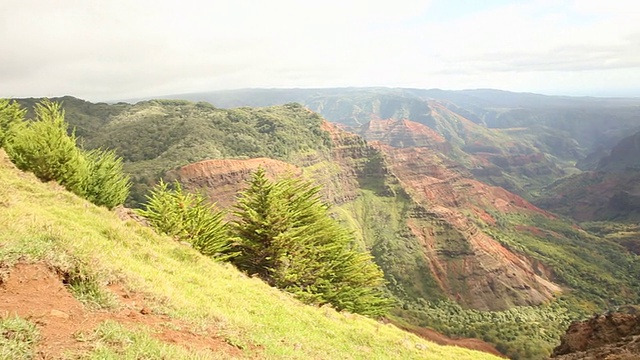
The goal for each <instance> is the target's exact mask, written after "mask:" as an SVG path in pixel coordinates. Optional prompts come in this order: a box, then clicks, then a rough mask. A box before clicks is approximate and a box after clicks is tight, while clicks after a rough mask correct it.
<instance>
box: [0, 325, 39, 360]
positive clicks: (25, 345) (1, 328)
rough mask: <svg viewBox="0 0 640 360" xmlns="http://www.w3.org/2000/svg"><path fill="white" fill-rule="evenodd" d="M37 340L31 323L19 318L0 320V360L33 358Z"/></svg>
mask: <svg viewBox="0 0 640 360" xmlns="http://www.w3.org/2000/svg"><path fill="white" fill-rule="evenodd" d="M38 338H39V334H38V329H36V326H35V325H34V324H33V323H31V322H29V321H27V320H25V319H22V318H19V317H7V318H0V360H14V359H33V358H35V345H36V343H37V341H38Z"/></svg>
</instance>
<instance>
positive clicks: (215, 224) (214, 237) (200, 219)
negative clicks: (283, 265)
mask: <svg viewBox="0 0 640 360" xmlns="http://www.w3.org/2000/svg"><path fill="white" fill-rule="evenodd" d="M137 212H138V214H140V215H142V216H144V217H145V218H147V220H149V222H150V223H151V225H152V226H153V227H154V228H155V229H156V230H157V231H158V232H161V233H163V234H167V235H169V236H173V237H175V238H176V240H178V241H184V242H187V243H189V244H191V246H193V248H194V249H196V250H198V251H200V252H201V253H202V254H204V255H206V256H210V257H213V258H216V259H218V260H228V259H229V258H231V257H233V256H234V253H233V251H232V249H231V241H230V234H229V232H228V230H229V229H228V225H227V223H226V222H225V221H223V220H224V213H223V212H222V211H217V210H216V209H215V206H214V205H211V204H209V203H207V200H206V199H205V197H204V196H202V195H201V194H192V193H188V192H185V191H184V190H183V189H182V186H181V185H180V183H179V182H177V181H176V182H175V183H174V189H170V188H169V186H168V185H167V184H166V183H165V182H163V181H160V183H159V184H158V185H157V186H156V187H155V188H154V189H153V190H152V191H151V193H150V194H149V195H148V196H147V203H146V204H145V209H139V210H137Z"/></svg>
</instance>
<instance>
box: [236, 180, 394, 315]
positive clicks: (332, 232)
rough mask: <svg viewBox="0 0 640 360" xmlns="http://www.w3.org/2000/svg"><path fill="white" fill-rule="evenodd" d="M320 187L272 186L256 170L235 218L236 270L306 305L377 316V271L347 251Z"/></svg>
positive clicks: (383, 305)
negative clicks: (320, 305) (322, 196)
mask: <svg viewBox="0 0 640 360" xmlns="http://www.w3.org/2000/svg"><path fill="white" fill-rule="evenodd" d="M318 192H319V187H317V186H313V185H312V184H311V183H310V182H305V181H301V180H297V179H293V178H288V179H284V180H280V181H277V182H272V181H270V180H268V179H267V178H266V175H265V172H264V170H263V169H259V170H258V171H256V172H255V173H254V174H253V175H252V178H251V180H250V181H249V188H248V189H247V190H245V191H244V192H242V193H241V194H240V196H239V200H238V203H237V205H236V208H237V210H236V211H235V212H234V214H235V215H236V217H237V218H236V220H235V221H234V223H233V230H234V233H235V235H237V236H238V238H239V242H240V245H239V248H240V251H241V255H240V256H239V257H238V258H236V259H235V263H236V264H237V266H238V267H239V268H241V269H243V270H245V271H247V272H249V273H251V274H257V275H259V276H260V277H262V278H263V279H265V280H266V281H267V282H269V283H270V284H272V285H274V286H276V287H278V288H281V289H284V290H287V291H289V292H291V293H293V294H295V295H296V296H297V297H298V298H300V299H301V300H303V301H305V302H307V303H315V304H325V303H330V304H331V305H333V306H334V307H336V308H337V309H338V310H342V309H345V310H348V311H351V312H356V313H361V314H366V315H382V314H384V313H385V312H386V311H387V310H388V308H389V307H390V305H391V304H390V301H389V300H387V299H385V298H384V297H383V295H382V292H381V289H380V287H381V286H382V284H383V282H384V280H383V274H382V271H381V270H380V269H379V268H378V267H377V266H376V265H375V264H374V263H373V262H372V260H371V257H370V256H369V255H366V254H365V253H362V252H359V251H356V250H354V249H352V245H353V243H354V238H353V234H351V233H350V232H349V231H348V230H346V229H345V228H343V227H342V226H340V225H339V224H338V223H337V222H336V221H335V220H334V219H333V218H331V216H330V214H329V206H328V205H327V204H325V203H323V202H322V201H321V199H320V197H319V195H318Z"/></svg>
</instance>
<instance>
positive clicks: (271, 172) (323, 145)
mask: <svg viewBox="0 0 640 360" xmlns="http://www.w3.org/2000/svg"><path fill="white" fill-rule="evenodd" d="M175 98H179V99H184V100H170V99H165V100H162V99H159V100H158V99H156V100H145V101H141V102H137V103H135V104H128V103H124V102H121V103H115V104H106V103H99V104H94V103H90V102H86V101H83V100H80V99H76V98H72V97H65V98H60V99H54V100H60V101H62V102H63V105H64V108H65V110H66V120H67V121H68V122H69V123H70V124H71V125H72V126H73V127H75V129H76V135H77V136H78V137H79V138H80V142H81V145H82V146H84V147H86V148H88V149H91V148H109V149H114V150H115V151H116V153H117V154H118V155H119V156H121V157H122V158H123V159H124V168H125V171H126V172H128V173H130V174H131V175H132V180H133V183H134V184H133V188H132V193H131V196H130V198H129V199H128V201H127V205H128V206H130V207H137V206H139V205H140V204H141V203H142V202H144V201H145V195H146V194H147V191H148V190H149V189H150V188H151V187H152V186H153V185H154V183H155V182H156V181H157V180H159V179H160V178H162V179H164V180H166V181H174V180H178V181H179V182H180V183H181V184H183V186H184V187H185V188H186V189H188V190H190V191H194V192H201V193H203V194H206V196H207V197H208V198H209V199H210V200H211V202H215V203H217V206H218V207H219V208H221V209H229V208H230V206H232V204H233V203H234V201H235V197H236V194H237V193H238V191H240V190H242V189H243V188H242V186H243V184H244V181H245V180H247V179H248V177H249V176H250V174H251V173H252V172H253V171H255V170H256V169H258V168H263V169H265V170H266V173H267V175H268V176H269V177H271V178H273V179H277V178H279V177H283V176H294V177H301V178H305V179H311V180H313V181H314V182H315V183H317V184H319V185H321V186H322V190H321V194H322V197H323V199H324V200H325V201H327V202H328V203H330V204H331V205H332V213H333V215H334V216H335V218H336V219H338V220H339V221H340V222H341V223H342V224H343V225H344V226H346V227H348V228H349V229H350V230H351V231H353V233H354V235H355V237H356V239H357V244H355V246H357V247H358V248H360V249H362V250H366V251H370V252H371V254H372V255H373V257H374V260H375V262H376V264H377V265H378V266H379V267H380V268H381V269H382V270H383V271H384V276H385V280H386V281H387V285H386V289H387V291H388V293H389V294H390V296H392V297H393V298H394V299H395V301H396V304H397V305H396V306H395V307H394V309H393V310H392V311H391V313H390V315H389V316H390V318H391V319H392V320H393V321H397V322H400V323H406V324H407V326H420V327H425V328H431V329H435V330H437V331H440V332H442V333H444V334H446V335H449V336H453V337H471V338H478V339H481V340H484V341H487V342H489V343H491V344H493V345H495V346H496V348H497V349H498V350H499V351H501V352H502V353H503V354H505V355H507V356H509V357H511V358H523V359H526V358H530V359H535V358H541V357H544V356H547V355H549V354H550V353H551V351H552V349H553V348H554V347H555V346H556V345H558V343H559V339H560V335H561V334H562V333H564V330H565V329H566V327H567V326H568V324H569V322H570V321H572V320H577V319H581V318H583V317H585V316H586V315H588V314H592V313H593V312H601V311H606V310H610V309H615V308H616V307H619V306H622V305H626V304H637V303H638V302H640V280H638V279H639V278H640V258H638V241H637V235H640V229H638V228H637V226H636V225H637V221H638V219H637V216H638V214H639V213H640V208H638V204H640V202H638V201H637V199H636V197H637V196H638V189H636V184H637V181H635V180H636V179H637V176H638V175H637V169H640V165H638V164H637V159H639V158H638V157H637V154H638V146H637V144H638V141H637V139H636V138H637V137H638V135H631V136H629V135H630V134H634V133H636V132H638V131H640V100H637V99H592V98H567V97H547V96H542V95H534V94H518V93H507V92H498V91H493V90H473V91H441V90H420V89H386V88H345V89H282V90H259V89H258V90H238V91H227V92H212V93H203V94H187V95H180V96H176V97H175ZM35 101H36V99H21V100H19V102H20V103H21V104H23V105H24V106H25V107H26V108H28V109H29V108H31V107H32V106H33V104H34V102H35ZM28 116H29V115H28ZM636 165H638V166H636Z"/></svg>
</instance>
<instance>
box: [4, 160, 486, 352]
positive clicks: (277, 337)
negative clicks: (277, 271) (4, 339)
mask: <svg viewBox="0 0 640 360" xmlns="http://www.w3.org/2000/svg"><path fill="white" fill-rule="evenodd" d="M0 183H2V184H3V186H2V187H0V228H2V229H3V230H2V232H0V262H1V263H2V264H3V265H11V264H13V263H16V262H18V261H27V262H36V261H45V262H47V263H49V264H50V265H52V266H54V267H56V268H58V269H60V270H62V271H71V272H74V271H75V272H78V271H79V272H83V273H88V274H90V275H92V276H94V277H95V278H96V279H97V281H98V282H99V283H104V282H112V281H122V282H124V284H125V286H127V287H129V288H131V289H132V290H134V291H140V292H143V293H145V294H147V295H148V296H149V297H150V298H151V299H153V300H152V303H151V306H152V307H153V308H155V310H156V311H161V312H166V313H168V314H169V315H171V316H173V317H176V318H180V319H184V320H185V321H187V322H189V323H190V324H193V326H194V328H198V327H200V326H205V325H208V324H213V325H214V326H215V327H216V328H217V329H218V335H220V336H223V337H224V338H226V340H227V341H228V342H230V343H233V344H236V345H239V346H241V347H242V348H244V349H245V351H244V353H245V354H246V355H247V356H249V357H254V356H258V357H266V358H292V359H310V358H312V359H357V358H369V359H371V358H375V359H383V358H389V359H397V358H402V359H411V358H415V359H418V358H420V359H448V358H450V359H491V358H494V357H493V356H491V355H488V354H483V353H478V352H473V351H470V350H466V349H461V348H455V347H442V346H438V345H435V344H431V343H427V342H425V341H423V340H421V339H419V338H417V337H415V336H413V335H410V334H408V333H405V332H402V331H400V330H398V329H396V328H395V327H393V326H391V325H384V324H380V323H378V322H376V321H374V320H371V319H367V318H363V317H360V316H355V315H350V314H340V313H336V312H334V311H333V310H331V309H327V308H322V309H318V308H314V307H311V306H305V305H302V304H300V303H299V302H297V301H295V300H293V299H292V298H291V297H290V296H288V295H286V294H283V293H281V292H279V291H277V290H275V289H273V288H270V287H268V286H267V285H265V284H264V283H262V282H261V281H259V280H257V279H251V278H247V277H245V276H244V275H242V274H241V273H240V272H238V271H237V270H235V269H234V268H233V267H231V266H229V265H223V264H218V263H215V262H213V261H211V260H209V259H208V258H205V257H203V256H200V255H199V254H198V253H196V252H195V251H193V250H191V249H190V248H187V247H184V246H182V245H179V244H177V243H176V242H174V241H172V240H170V239H168V238H166V237H161V236H157V235H155V234H154V233H152V232H151V231H150V230H149V229H147V228H144V227H142V226H139V225H138V224H137V223H134V222H132V221H129V222H122V221H120V220H119V219H118V218H117V216H116V215H115V214H113V213H111V212H108V211H107V210H105V209H102V208H97V207H95V206H93V205H90V204H88V203H87V202H85V201H84V200H81V199H79V198H77V197H76V196H74V195H72V194H70V193H67V192H65V191H62V190H60V189H59V188H58V187H57V186H56V185H54V184H42V183H40V182H39V181H37V180H36V179H35V178H34V177H33V176H31V175H28V174H22V173H19V172H18V171H17V170H15V169H14V168H13V166H12V165H11V164H10V163H9V161H8V160H7V159H6V155H5V154H4V152H3V151H0ZM115 328H116V330H115V331H118V330H117V329H118V328H117V327H115ZM122 331H125V330H122ZM124 335H126V334H124ZM124 335H123V336H124ZM130 338H131V339H132V340H131V341H133V342H134V343H135V342H136V341H137V340H136V339H144V337H140V336H133V337H130ZM141 341H142V340H141ZM418 344H421V345H418ZM134 345H135V344H134ZM103 351H104V349H103ZM98 355H99V354H96V353H94V354H93V357H98ZM181 356H183V355H181ZM184 356H185V357H189V354H187V355H184ZM199 356H204V357H201V358H214V357H215V355H211V356H208V355H206V356H205V355H202V354H200V355H199Z"/></svg>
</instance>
